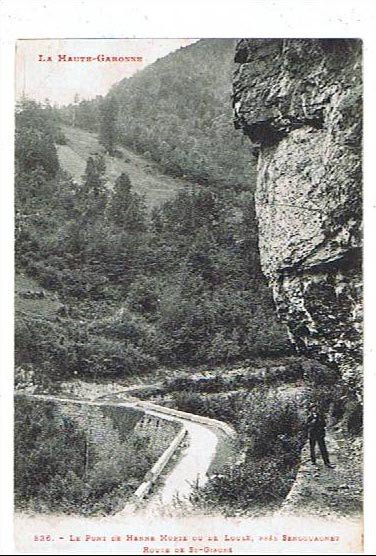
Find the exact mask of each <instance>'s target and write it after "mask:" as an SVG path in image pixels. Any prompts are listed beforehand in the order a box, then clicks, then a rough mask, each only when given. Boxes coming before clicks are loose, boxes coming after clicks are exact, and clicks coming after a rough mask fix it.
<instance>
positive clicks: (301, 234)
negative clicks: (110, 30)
mask: <svg viewBox="0 0 376 556" xmlns="http://www.w3.org/2000/svg"><path fill="white" fill-rule="evenodd" d="M235 61H236V62H237V63H238V66H237V69H236V72H235V77H234V94H233V102H234V110H235V122H236V123H235V125H236V127H240V128H242V129H243V130H244V132H245V133H246V134H247V135H248V136H249V138H250V140H251V141H252V143H253V144H254V145H255V148H254V152H255V153H256V154H257V156H258V181H257V190H256V211H257V218H258V226H259V247H260V254H261V264H262V268H263V271H264V273H265V275H266V276H267V278H268V280H269V283H270V285H271V287H272V289H273V294H274V300H275V303H276V306H277V310H278V312H279V315H280V316H281V318H282V319H283V320H284V321H285V322H286V323H287V324H288V327H289V330H290V333H291V339H292V341H293V342H294V343H295V345H296V347H297V348H298V350H299V351H303V352H305V353H308V354H310V355H311V356H312V357H314V358H317V359H320V360H321V361H323V362H326V363H328V362H329V363H330V364H332V365H334V366H336V367H337V368H338V369H339V371H340V372H341V374H342V376H343V378H344V379H345V380H346V381H347V382H348V383H349V384H350V385H351V386H352V387H353V388H354V389H355V390H356V391H357V392H358V393H359V392H360V391H361V378H360V376H361V360H362V353H361V349H362V312H361V300H362V298H361V283H362V275H361V241H362V234H361V221H362V217H361V209H362V186H361V180H362V174H361V109H362V84H361V43H360V41H357V40H347V39H341V40H339V39H338V40H314V39H311V40H303V39H302V40H300V39H283V40H267V39H259V40H250V39H246V40H241V41H240V42H239V43H238V45H237V51H236V58H235Z"/></svg>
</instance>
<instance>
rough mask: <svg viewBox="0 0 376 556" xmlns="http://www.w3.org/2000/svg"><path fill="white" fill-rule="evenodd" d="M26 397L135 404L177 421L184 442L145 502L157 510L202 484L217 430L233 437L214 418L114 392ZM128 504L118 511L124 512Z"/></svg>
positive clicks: (182, 498) (233, 433) (228, 429)
mask: <svg viewBox="0 0 376 556" xmlns="http://www.w3.org/2000/svg"><path fill="white" fill-rule="evenodd" d="M27 397H30V398H34V399H43V400H46V401H56V402H59V401H60V402H71V403H76V404H87V405H95V406H103V405H115V406H119V407H121V406H123V407H138V408H140V409H142V410H143V411H144V412H145V413H147V414H150V415H154V416H156V417H158V418H160V419H164V420H167V421H175V422H178V423H181V424H182V425H183V427H184V429H185V430H186V432H187V438H188V445H187V446H186V447H185V448H184V449H183V450H182V453H181V455H180V457H179V458H178V460H177V462H176V464H175V465H173V466H172V467H170V468H169V469H168V471H167V472H165V473H166V474H165V475H164V477H163V484H162V485H161V486H160V488H157V490H156V492H155V493H154V494H153V495H152V496H151V497H150V499H149V500H148V501H147V502H146V508H145V509H150V510H153V511H154V510H158V508H159V507H163V508H164V509H165V508H166V507H167V506H169V505H172V504H173V503H174V502H175V501H176V500H188V497H189V495H190V493H191V492H192V488H193V486H194V485H195V484H198V485H199V486H203V485H204V484H205V483H206V482H207V480H208V476H207V472H208V470H209V467H210V464H211V462H212V461H213V459H214V456H215V454H216V450H217V445H218V434H216V430H217V433H218V431H219V430H221V432H222V434H223V433H225V434H226V436H228V437H230V438H233V437H234V436H235V432H234V431H233V429H232V428H231V427H229V426H228V425H227V424H225V423H222V422H221V421H216V420H215V419H209V418H207V417H201V416H198V415H195V414H192V413H188V412H182V411H178V410H174V409H170V408H166V407H163V406H158V405H156V404H153V403H149V402H146V401H141V400H138V399H137V398H133V397H128V396H124V398H123V399H121V395H120V396H119V395H117V399H116V401H114V400H113V398H112V399H111V398H110V397H109V399H107V400H106V399H105V398H103V397H102V398H101V399H100V401H99V400H85V399H77V398H70V397H69V396H64V397H60V396H52V395H47V394H27ZM128 511H129V505H128V506H126V507H125V508H124V510H123V511H122V512H120V514H123V513H124V514H125V513H128Z"/></svg>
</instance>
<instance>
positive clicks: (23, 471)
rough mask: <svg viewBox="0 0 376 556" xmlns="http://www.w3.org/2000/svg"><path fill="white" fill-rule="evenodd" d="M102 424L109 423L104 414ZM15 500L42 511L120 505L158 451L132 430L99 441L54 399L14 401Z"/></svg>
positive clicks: (88, 511) (86, 510)
mask: <svg viewBox="0 0 376 556" xmlns="http://www.w3.org/2000/svg"><path fill="white" fill-rule="evenodd" d="M104 426H107V427H109V428H111V420H110V419H109V418H107V420H106V423H105V424H104ZM14 427H15V430H14V433H15V467H14V472H15V477H14V478H15V504H16V507H17V508H18V509H24V510H25V509H26V510H32V511H39V512H43V513H50V512H54V513H55V512H57V513H78V514H86V515H92V514H98V513H100V514H108V513H113V512H115V511H120V510H121V509H122V508H123V507H124V504H125V501H126V500H127V498H128V497H130V496H131V495H132V494H133V493H134V491H135V490H136V488H137V487H138V486H139V484H140V482H142V480H143V477H144V475H145V474H146V472H147V471H148V470H149V468H150V466H151V465H152V464H153V463H154V461H155V460H156V459H157V457H158V455H160V454H158V453H156V450H155V449H153V448H152V447H151V446H148V445H147V444H146V443H145V442H140V439H139V438H137V436H136V435H132V434H131V433H130V432H128V435H127V436H125V435H124V422H123V434H122V435H119V434H118V433H117V432H116V424H115V423H113V424H112V428H113V436H115V438H116V436H117V437H118V438H117V442H116V443H114V444H108V445H102V444H101V443H98V442H94V441H93V440H92V439H90V434H89V432H88V431H85V430H84V429H83V428H82V427H78V425H77V422H76V421H75V420H74V419H73V418H70V417H68V416H67V415H65V414H64V413H63V412H61V411H59V408H58V407H57V406H56V405H55V404H54V403H53V402H38V401H35V400H28V399H24V398H17V400H16V403H15V419H14Z"/></svg>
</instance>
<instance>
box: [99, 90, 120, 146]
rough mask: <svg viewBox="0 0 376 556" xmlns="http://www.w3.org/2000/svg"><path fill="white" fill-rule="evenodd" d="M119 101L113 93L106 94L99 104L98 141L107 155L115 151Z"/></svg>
mask: <svg viewBox="0 0 376 556" xmlns="http://www.w3.org/2000/svg"><path fill="white" fill-rule="evenodd" d="M118 112H119V103H118V100H117V98H116V96H114V95H108V96H107V97H106V98H105V99H104V100H103V102H102V103H101V105H100V123H99V142H100V143H101V144H102V145H103V146H104V148H105V149H106V151H107V152H108V154H109V155H113V154H114V152H115V146H116V144H117V142H118V129H117V126H118V124H117V120H118Z"/></svg>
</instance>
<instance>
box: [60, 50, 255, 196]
mask: <svg viewBox="0 0 376 556" xmlns="http://www.w3.org/2000/svg"><path fill="white" fill-rule="evenodd" d="M235 42H236V41H235V40H232V39H208V40H200V41H199V42H197V43H195V44H193V45H190V46H188V47H186V48H182V49H180V50H179V51H177V52H173V53H172V54H169V55H168V56H166V57H164V58H162V59H160V60H157V61H156V62H155V63H154V64H152V65H150V66H148V67H147V68H146V69H144V70H143V71H141V72H139V73H137V74H136V75H134V76H132V77H130V78H127V79H124V80H123V81H121V82H120V83H119V84H118V85H116V86H115V87H113V88H112V89H111V91H110V92H109V94H108V95H107V97H105V98H101V97H98V98H96V99H95V100H93V101H85V100H83V101H81V102H80V103H79V102H77V103H76V104H75V105H70V106H69V107H66V108H65V109H63V110H62V112H61V114H62V117H63V118H64V121H65V122H66V123H69V124H72V123H73V122H74V125H77V126H79V127H82V128H83V129H87V130H90V131H99V132H100V134H101V136H102V139H103V142H104V144H106V145H110V148H111V147H112V145H113V143H114V142H115V137H116V141H118V142H120V143H121V144H123V145H126V146H128V147H131V148H132V149H134V150H135V151H137V152H139V153H141V154H143V155H144V156H145V157H146V158H151V159H153V160H155V161H156V162H158V163H159V164H160V165H161V166H162V167H163V168H164V170H165V171H167V172H169V173H172V174H175V175H187V176H189V177H191V178H192V179H194V180H198V181H200V182H207V181H209V182H215V183H216V185H217V187H218V186H219V185H227V186H232V187H238V186H239V184H248V187H249V184H252V182H253V181H254V175H255V168H254V164H253V163H252V156H251V155H250V146H249V144H248V143H247V141H246V139H245V138H244V137H243V135H242V134H241V133H239V132H236V130H235V129H234V125H233V115H232V106H231V90H232V73H233V70H234V61H233V60H234V49H235Z"/></svg>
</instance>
